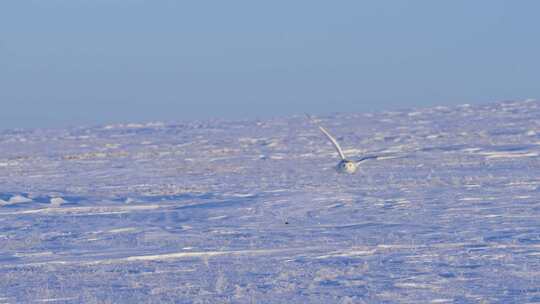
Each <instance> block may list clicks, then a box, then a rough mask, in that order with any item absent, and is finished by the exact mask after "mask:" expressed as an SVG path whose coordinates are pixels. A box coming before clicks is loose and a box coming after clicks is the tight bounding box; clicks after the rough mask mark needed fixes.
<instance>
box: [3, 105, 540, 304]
mask: <svg viewBox="0 0 540 304" xmlns="http://www.w3.org/2000/svg"><path fill="white" fill-rule="evenodd" d="M315 120H316V122H317V123H320V124H321V125H323V126H325V127H326V128H327V129H329V131H331V132H332V133H333V134H334V135H336V137H337V139H338V140H339V141H340V143H341V145H342V146H343V148H344V150H345V153H346V154H347V155H348V156H349V157H351V158H354V157H361V156H363V155H366V154H379V155H385V157H383V159H381V160H373V161H366V162H364V163H362V164H361V168H360V172H358V173H357V174H355V175H340V174H338V173H336V172H335V170H334V166H335V165H336V164H337V162H338V157H337V155H336V152H335V150H334V148H333V147H332V145H331V144H330V143H329V142H328V141H327V140H326V139H325V138H324V137H323V135H322V134H321V133H320V131H319V130H318V129H317V128H316V126H314V125H313V124H312V123H311V122H309V121H308V120H307V119H306V118H305V116H296V117H289V118H280V119H274V120H261V121H254V120H252V121H217V120H216V121H210V122H188V123H178V124H161V123H154V124H123V125H120V124H119V125H109V126H101V127H92V128H82V127H81V128H73V129H65V130H30V131H17V130H10V131H2V132H0V303H25V302H37V303H39V302H44V303H50V302H54V303H80V302H84V303H538V302H540V160H539V154H540V103H539V102H536V101H524V102H504V103H497V104H491V105H487V106H467V105H465V106H458V107H437V108H430V109H420V110H404V111H396V112H383V113H372V114H365V113H358V114H336V115H330V116H319V117H316V118H315Z"/></svg>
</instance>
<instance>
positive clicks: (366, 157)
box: [354, 155, 379, 165]
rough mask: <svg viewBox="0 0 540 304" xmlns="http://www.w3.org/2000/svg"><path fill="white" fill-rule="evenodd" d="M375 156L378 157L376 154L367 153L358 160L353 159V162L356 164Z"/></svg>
mask: <svg viewBox="0 0 540 304" xmlns="http://www.w3.org/2000/svg"><path fill="white" fill-rule="evenodd" d="M377 158H379V156H378V155H369V156H364V157H362V158H360V159H359V160H355V161H354V162H355V163H356V164H357V165H358V164H359V163H361V162H363V161H366V160H370V159H377Z"/></svg>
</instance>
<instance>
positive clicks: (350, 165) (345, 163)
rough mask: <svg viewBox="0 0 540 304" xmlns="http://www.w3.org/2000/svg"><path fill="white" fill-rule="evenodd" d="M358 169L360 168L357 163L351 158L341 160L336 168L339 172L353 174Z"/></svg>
mask: <svg viewBox="0 0 540 304" xmlns="http://www.w3.org/2000/svg"><path fill="white" fill-rule="evenodd" d="M356 169H358V166H357V164H356V163H355V162H353V161H351V160H346V159H344V160H342V161H340V162H339V163H338V164H337V166H336V170H337V171H338V172H339V173H349V174H353V173H354V172H356Z"/></svg>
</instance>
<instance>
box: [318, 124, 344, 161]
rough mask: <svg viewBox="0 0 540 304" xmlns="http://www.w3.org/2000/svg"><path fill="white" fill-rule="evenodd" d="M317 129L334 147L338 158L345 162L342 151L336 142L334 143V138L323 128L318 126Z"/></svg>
mask: <svg viewBox="0 0 540 304" xmlns="http://www.w3.org/2000/svg"><path fill="white" fill-rule="evenodd" d="M319 129H320V130H321V131H322V132H323V134H324V135H326V137H328V139H329V140H330V141H331V142H332V144H333V145H334V148H336V150H337V152H338V154H339V157H341V160H345V154H343V150H341V147H340V146H339V144H338V142H337V141H336V139H335V138H334V137H332V135H330V133H328V131H326V129H325V128H323V127H321V126H319Z"/></svg>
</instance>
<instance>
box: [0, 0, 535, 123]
mask: <svg viewBox="0 0 540 304" xmlns="http://www.w3.org/2000/svg"><path fill="white" fill-rule="evenodd" d="M539 11H540V2H538V1H533V0H530V1H498V0H489V1H481V0H479V1H463V0H457V1H444V2H443V1H427V0H418V1H385V0H381V1H317V0H311V1H307V0H296V1H280V0H275V1H234V0H232V1H205V0H200V1H165V0H163V1H143V0H122V1H120V0H92V1H90V0H84V1H83V0H64V1H60V0H48V1H37V0H36V1H25V0H17V1H15V0H13V1H10V0H8V1H2V2H1V3H0V129H5V128H33V127H64V126H71V125H88V124H90V125H92V124H101V123H110V122H128V121H179V120H193V119H208V118H213V117H220V118H226V119H243V118H264V117H270V116H282V115H290V114H294V113H304V112H310V113H314V114H324V113H331V112H344V111H354V112H363V111H379V110H387V109H396V108H411V107H424V106H431V105H454V104H461V103H473V104H474V103H485V102H491V101H498V100H508V99H526V98H538V97H539V96H540V86H539V85H538V83H540V82H539V81H538V80H539V79H540V77H539V76H540V60H539V56H538V54H540V39H538V37H540V21H538V15H537V14H538V12H539Z"/></svg>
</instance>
